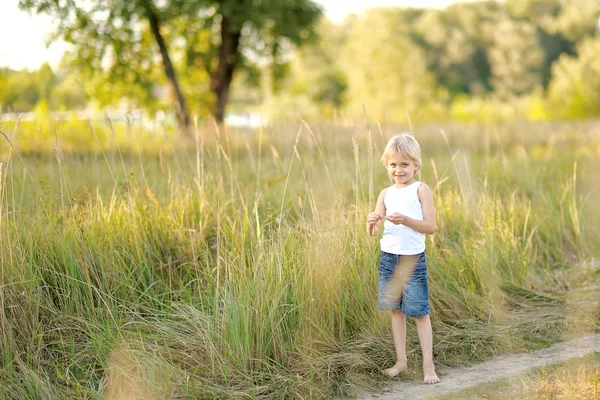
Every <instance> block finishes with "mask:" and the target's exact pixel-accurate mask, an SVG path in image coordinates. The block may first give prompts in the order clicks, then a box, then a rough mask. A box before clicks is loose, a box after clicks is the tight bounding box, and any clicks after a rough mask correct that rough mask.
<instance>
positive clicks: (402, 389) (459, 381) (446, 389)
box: [358, 334, 600, 400]
mask: <svg viewBox="0 0 600 400" xmlns="http://www.w3.org/2000/svg"><path fill="white" fill-rule="evenodd" d="M593 351H600V334H593V335H588V336H585V337H581V338H578V339H574V340H570V341H567V342H562V343H557V344H555V345H553V346H552V347H548V348H546V349H541V350H537V351H533V352H530V353H522V354H515V355H509V356H502V357H494V358H492V359H490V360H488V361H485V362H482V363H479V364H475V365H471V366H469V367H461V368H452V369H448V370H443V369H442V370H441V371H438V372H442V375H441V376H440V378H441V379H442V382H441V383H439V384H437V385H423V384H422V383H416V382H405V381H398V382H394V383H393V384H390V385H389V386H388V387H387V388H386V390H385V392H384V393H381V394H373V393H370V394H369V393H362V394H359V395H358V398H360V399H372V400H374V399H377V400H396V399H406V400H417V399H426V398H429V397H431V396H438V395H443V394H449V393H453V392H457V391H460V390H463V389H466V388H469V387H471V386H476V385H479V384H482V383H487V382H493V381H496V380H499V379H502V378H507V377H511V376H517V375H520V374H522V373H524V372H526V371H527V370H529V369H531V368H535V367H541V366H543V365H547V364H553V363H557V362H560V361H565V360H568V359H570V358H574V357H581V356H584V355H586V354H589V353H591V352H593Z"/></svg>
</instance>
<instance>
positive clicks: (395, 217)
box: [385, 213, 405, 225]
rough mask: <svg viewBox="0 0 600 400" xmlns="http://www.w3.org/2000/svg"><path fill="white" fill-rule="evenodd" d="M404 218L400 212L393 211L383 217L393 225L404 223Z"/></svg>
mask: <svg viewBox="0 0 600 400" xmlns="http://www.w3.org/2000/svg"><path fill="white" fill-rule="evenodd" d="M404 218H405V216H404V215H403V214H400V213H393V214H392V215H389V216H387V217H385V219H387V220H388V221H390V222H391V223H392V224H394V225H400V224H403V223H404Z"/></svg>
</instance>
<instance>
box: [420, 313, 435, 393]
mask: <svg viewBox="0 0 600 400" xmlns="http://www.w3.org/2000/svg"><path fill="white" fill-rule="evenodd" d="M415 324H416V325H417V334H418V335H419V342H420V343H421V350H422V352H423V375H424V378H423V383H439V382H440V378H438V376H437V375H436V373H435V366H434V365H433V332H432V330H431V320H430V319H429V315H425V316H423V317H419V318H415Z"/></svg>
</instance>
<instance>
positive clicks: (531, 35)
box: [489, 18, 544, 100]
mask: <svg viewBox="0 0 600 400" xmlns="http://www.w3.org/2000/svg"><path fill="white" fill-rule="evenodd" d="M494 31H495V32H496V34H495V35H494V40H493V44H492V46H491V48H490V49H489V60H490V64H491V67H492V80H491V82H492V85H493V87H494V90H495V93H496V94H497V95H499V96H500V98H502V99H507V100H508V99H510V98H511V97H513V96H520V95H523V94H526V93H531V92H532V91H533V90H534V89H536V88H537V87H539V86H540V85H541V81H542V73H541V71H542V65H543V61H544V56H543V53H542V50H541V48H540V46H539V43H538V42H537V36H536V32H535V27H533V26H532V25H530V24H529V23H527V22H519V21H515V20H512V19H508V18H507V19H505V20H503V21H501V22H499V23H497V24H496V25H495V26H494Z"/></svg>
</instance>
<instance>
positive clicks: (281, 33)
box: [20, 0, 321, 130]
mask: <svg viewBox="0 0 600 400" xmlns="http://www.w3.org/2000/svg"><path fill="white" fill-rule="evenodd" d="M20 5H21V7H23V8H25V9H28V10H35V11H36V12H38V13H49V14H51V15H53V16H54V17H55V18H56V19H57V21H58V29H57V32H56V35H57V36H61V37H63V38H64V39H65V40H66V41H68V42H70V43H73V44H74V45H75V46H76V48H77V61H78V62H79V64H80V65H86V66H88V68H89V69H90V70H91V72H92V73H94V72H95V73H97V72H98V71H102V70H103V69H108V71H109V73H110V75H111V79H112V80H113V81H115V80H119V81H120V82H126V83H127V84H134V85H137V87H138V88H139V89H141V92H144V93H145V95H146V96H149V93H151V92H152V90H153V87H154V85H153V84H151V83H150V82H149V78H151V77H152V76H151V75H152V69H153V66H154V65H155V64H156V61H157V58H158V57H159V58H160V60H161V64H162V68H163V71H164V75H165V76H166V77H167V79H168V81H169V82H170V84H171V86H172V88H173V92H174V95H175V98H176V104H177V114H178V116H179V121H180V124H181V126H182V127H184V128H187V126H188V125H189V113H188V110H187V105H186V98H185V96H184V90H183V89H182V88H181V85H180V80H179V74H178V70H177V68H176V65H175V61H174V60H181V61H182V62H181V65H180V70H179V73H181V70H182V69H183V67H185V68H186V69H187V68H191V69H197V68H204V69H205V70H206V71H207V72H208V74H209V76H210V87H211V90H212V92H213V93H214V96H215V99H214V107H213V113H214V115H215V117H216V119H217V120H218V121H219V122H220V121H223V118H224V113H225V106H226V104H227V101H228V99H229V90H230V86H231V81H232V79H233V76H234V73H235V71H236V69H238V68H239V67H240V65H241V64H244V63H250V62H253V61H251V60H264V59H265V56H268V58H269V59H270V60H271V61H272V60H275V59H276V58H277V57H278V56H279V55H280V54H281V52H282V51H285V50H286V49H287V48H289V47H290V44H301V43H303V42H305V41H306V40H308V39H310V38H311V37H313V34H312V29H311V28H312V24H313V23H314V22H315V21H316V20H317V18H318V17H319V16H320V15H321V9H320V8H319V7H318V6H317V5H316V4H315V3H314V2H313V1H311V0H297V1H289V0H221V1H215V0H212V1H211V0H172V1H168V2H161V5H158V4H157V3H155V2H154V1H153V0H131V1H126V0H107V1H104V0H90V1H89V2H86V3H85V5H86V6H82V5H77V3H76V2H75V1H74V0H68V1H65V2H59V1H55V0H20ZM183 20H184V21H185V22H186V24H182V23H181V21H183ZM177 27H179V28H180V30H179V31H177V29H176V28H177ZM181 28H182V29H181ZM148 31H149V32H150V33H151V35H150V37H152V39H153V43H152V44H149V43H148V40H147V39H148V35H147V32H148ZM174 33H176V35H173V34H174ZM169 35H171V36H173V37H172V38H171V41H170V43H169V42H167V40H166V39H165V36H169ZM206 41H208V42H209V43H208V44H205V43H203V42H206ZM178 43H183V44H182V45H178ZM173 47H177V48H178V49H179V50H180V51H181V52H180V53H179V54H177V55H176V56H175V57H174V56H173V55H172V48H173ZM176 52H177V50H176ZM107 64H108V66H107ZM189 90H191V89H189ZM194 90H195V89H194ZM186 130H187V129H186Z"/></svg>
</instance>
